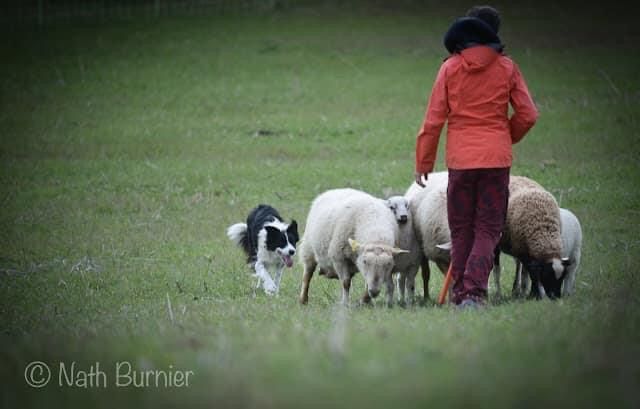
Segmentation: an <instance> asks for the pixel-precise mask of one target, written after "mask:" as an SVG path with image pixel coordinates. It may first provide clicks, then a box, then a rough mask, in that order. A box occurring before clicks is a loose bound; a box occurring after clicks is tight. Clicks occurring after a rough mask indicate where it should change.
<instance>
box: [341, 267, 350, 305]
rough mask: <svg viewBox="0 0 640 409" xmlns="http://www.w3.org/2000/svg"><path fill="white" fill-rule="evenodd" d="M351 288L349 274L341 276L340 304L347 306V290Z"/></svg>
mask: <svg viewBox="0 0 640 409" xmlns="http://www.w3.org/2000/svg"><path fill="white" fill-rule="evenodd" d="M350 289H351V276H350V275H348V274H347V277H343V278H342V305H344V306H345V307H348V306H349V290H350Z"/></svg>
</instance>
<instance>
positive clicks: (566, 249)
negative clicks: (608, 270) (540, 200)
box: [513, 208, 582, 296]
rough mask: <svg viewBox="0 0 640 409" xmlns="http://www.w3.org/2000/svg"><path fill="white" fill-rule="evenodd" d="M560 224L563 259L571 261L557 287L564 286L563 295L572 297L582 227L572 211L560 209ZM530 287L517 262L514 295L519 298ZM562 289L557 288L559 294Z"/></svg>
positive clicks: (578, 263)
mask: <svg viewBox="0 0 640 409" xmlns="http://www.w3.org/2000/svg"><path fill="white" fill-rule="evenodd" d="M560 222H561V230H562V232H561V234H562V257H563V258H565V259H568V260H569V265H568V266H567V267H566V273H565V276H564V277H563V280H559V282H557V285H561V286H562V295H564V296H566V295H571V294H573V292H574V290H575V280H576V275H577V273H578V270H579V268H580V258H581V252H582V227H581V226H580V221H579V220H578V218H577V217H576V215H575V214H573V213H572V212H571V211H570V210H568V209H564V208H560ZM527 287H528V277H527V275H522V263H520V262H519V261H517V260H516V276H515V279H514V281H513V294H514V296H519V295H521V294H523V293H524V292H525V291H526V289H527ZM559 290H560V288H556V289H555V292H556V293H558V292H559Z"/></svg>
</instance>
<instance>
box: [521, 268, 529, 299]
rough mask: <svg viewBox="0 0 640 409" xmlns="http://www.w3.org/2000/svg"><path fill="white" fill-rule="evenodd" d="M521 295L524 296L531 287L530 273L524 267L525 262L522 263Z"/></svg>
mask: <svg viewBox="0 0 640 409" xmlns="http://www.w3.org/2000/svg"><path fill="white" fill-rule="evenodd" d="M520 279H521V281H520V296H521V297H524V295H525V294H526V293H527V290H528V289H529V273H528V272H527V270H525V268H524V264H522V263H520Z"/></svg>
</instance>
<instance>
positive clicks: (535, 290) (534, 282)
mask: <svg viewBox="0 0 640 409" xmlns="http://www.w3.org/2000/svg"><path fill="white" fill-rule="evenodd" d="M529 274H530V275H531V292H530V293H529V298H535V299H536V300H540V299H542V297H544V295H545V294H544V289H543V288H542V285H540V274H539V273H538V272H536V273H531V272H530V273H529ZM540 290H542V292H540Z"/></svg>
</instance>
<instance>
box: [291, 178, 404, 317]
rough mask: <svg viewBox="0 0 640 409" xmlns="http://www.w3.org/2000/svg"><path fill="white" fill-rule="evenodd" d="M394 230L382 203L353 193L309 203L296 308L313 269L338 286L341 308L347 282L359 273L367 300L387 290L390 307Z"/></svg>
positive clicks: (328, 195)
mask: <svg viewBox="0 0 640 409" xmlns="http://www.w3.org/2000/svg"><path fill="white" fill-rule="evenodd" d="M397 240H398V225H397V223H396V220H395V218H394V216H393V213H391V212H390V211H389V209H388V208H387V206H385V204H384V203H383V201H382V200H380V199H378V198H375V197H373V196H371V195H369V194H367V193H364V192H362V191H358V190H355V189H334V190H329V191H327V192H324V193H322V194H320V195H319V196H318V197H316V199H315V200H314V201H313V203H312V205H311V209H310V210H309V214H308V215H307V225H306V228H305V232H304V237H303V239H302V242H301V244H300V246H299V257H300V260H301V261H302V263H303V266H304V271H303V278H302V289H301V292H300V303H302V304H306V303H307V302H308V300H309V282H310V281H311V278H312V277H313V272H314V271H315V269H316V268H318V269H319V272H320V274H321V275H325V276H327V277H329V278H338V279H340V281H341V282H342V303H343V304H345V305H348V303H349V290H350V288H351V278H352V277H353V276H354V275H355V274H356V273H357V272H358V271H360V272H362V275H363V276H364V279H365V286H366V289H367V292H368V295H369V296H371V297H373V298H375V297H376V296H377V295H378V294H379V293H380V289H381V287H382V284H383V283H384V284H386V287H387V303H388V304H389V305H390V304H392V301H393V280H392V278H391V273H392V270H393V268H394V264H395V261H394V256H396V255H398V254H401V253H405V252H406V251H405V250H400V249H398V248H396V247H395V246H396V242H397Z"/></svg>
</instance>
